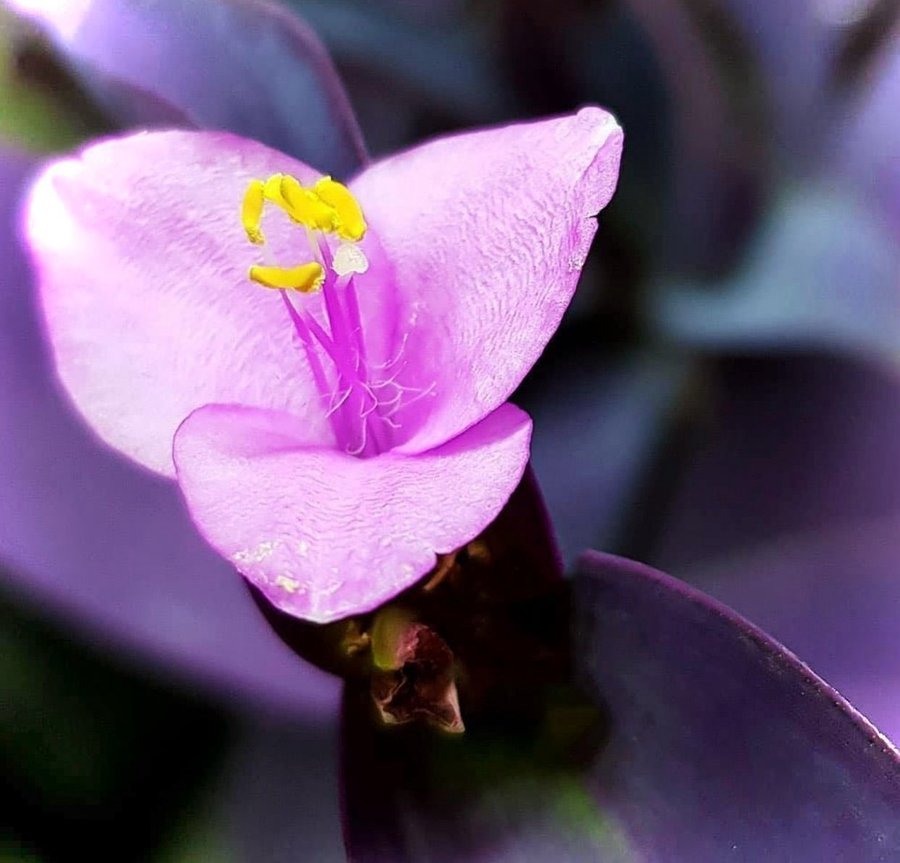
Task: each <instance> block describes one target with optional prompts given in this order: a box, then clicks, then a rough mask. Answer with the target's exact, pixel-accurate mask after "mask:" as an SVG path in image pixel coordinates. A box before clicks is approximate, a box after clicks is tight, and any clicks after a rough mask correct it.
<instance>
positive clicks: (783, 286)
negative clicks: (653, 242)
mask: <svg viewBox="0 0 900 863" xmlns="http://www.w3.org/2000/svg"><path fill="white" fill-rule="evenodd" d="M655 301H656V304H655V306H654V307H651V309H650V314H651V316H652V318H653V319H654V321H655V323H656V324H657V325H658V326H659V327H660V329H661V330H662V331H663V332H664V333H665V334H666V335H667V336H669V337H670V338H671V337H674V338H676V339H678V340H679V341H681V342H683V343H686V344H690V345H692V346H695V347H700V348H704V349H722V348H730V349H736V348H737V349H749V350H778V351H782V352H783V351H794V350H797V349H802V348H810V347H824V348H831V349H833V350H838V351H842V352H850V353H862V354H869V355H876V354H880V355H882V356H885V357H887V358H890V359H892V360H894V361H896V360H898V359H900V354H898V351H897V345H898V344H900V244H898V243H897V235H896V231H895V230H893V229H892V228H891V226H890V225H889V223H888V222H887V220H886V219H885V217H884V215H883V214H881V213H879V212H877V211H875V210H874V209H873V208H872V207H871V206H870V202H869V201H866V200H865V199H864V198H862V197H861V196H860V194H859V193H858V192H857V191H856V190H854V189H852V188H849V186H848V185H847V184H840V183H832V182H828V183H823V184H819V185H813V184H804V185H800V186H795V187H792V188H787V189H785V190H784V191H783V192H782V193H781V195H780V197H779V198H778V200H777V201H776V202H775V205H774V206H773V207H772V209H771V210H770V211H769V212H768V214H767V215H766V217H765V219H764V221H763V223H762V224H761V226H760V228H759V230H758V233H757V234H756V236H755V238H754V240H753V242H752V243H751V244H750V246H749V247H748V249H747V251H746V257H745V259H744V261H743V263H742V265H741V266H740V267H739V268H738V270H737V271H736V272H735V273H734V274H733V275H732V276H731V277H730V278H729V279H727V280H725V281H724V282H721V283H719V284H718V285H716V286H704V285H700V284H696V283H681V282H675V283H669V284H666V285H664V286H663V287H662V289H661V290H660V291H659V293H658V294H657V296H656V297H655Z"/></svg>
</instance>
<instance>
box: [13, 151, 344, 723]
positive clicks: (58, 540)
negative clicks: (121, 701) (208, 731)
mask: <svg viewBox="0 0 900 863" xmlns="http://www.w3.org/2000/svg"><path fill="white" fill-rule="evenodd" d="M34 167H35V166H34V165H33V164H32V163H31V162H29V161H28V160H26V159H25V158H24V157H20V156H16V155H15V154H12V153H9V152H8V151H7V152H0V218H2V224H0V243H2V254H0V262H2V263H0V333H2V337H0V439H2V441H3V446H2V447H0V570H2V575H3V580H4V582H6V583H7V584H8V585H9V588H11V589H12V590H13V591H14V592H15V593H17V594H18V595H20V596H21V597H22V599H23V601H25V602H28V603H29V604H31V605H33V606H38V607H40V608H41V609H43V610H45V611H49V612H51V613H52V614H54V615H56V616H60V617H62V618H64V619H65V620H66V621H69V622H71V623H75V624H76V625H77V626H78V627H79V628H80V629H81V630H82V631H83V632H84V633H85V634H86V635H88V636H89V637H90V638H91V639H94V640H98V641H103V642H105V643H108V644H109V645H110V646H112V647H113V648H119V649H123V650H125V651H127V652H129V653H132V652H138V653H139V654H140V655H142V656H144V657H152V658H153V659H155V660H158V661H163V662H164V663H165V664H166V665H167V666H168V667H169V668H173V669H176V670H177V671H178V673H179V674H181V675H182V676H185V677H188V678H189V679H192V680H193V679H195V678H199V679H201V680H203V681H205V682H206V684H207V685H210V684H211V685H213V686H214V687H216V688H217V689H218V690H219V691H220V692H221V693H224V692H234V691H235V690H237V691H241V692H243V693H245V694H248V693H249V694H252V695H253V696H255V697H256V698H258V699H260V698H261V699H263V700H265V701H266V702H268V703H271V704H275V705H278V706H279V707H281V708H282V709H286V710H290V711H294V712H297V711H299V712H301V713H304V714H309V715H313V714H321V713H323V712H324V713H326V714H327V713H328V712H329V711H330V710H331V709H332V707H333V706H334V705H335V699H336V694H337V685H338V684H337V681H336V680H335V679H333V678H330V677H328V676H327V675H324V674H322V673H321V672H318V671H316V670H314V669H313V668H312V667H310V666H308V665H306V664H305V663H303V662H302V661H301V660H299V659H297V658H296V657H295V656H294V655H293V654H292V653H291V652H290V651H289V650H288V649H287V648H285V647H284V646H283V645H282V644H281V643H280V642H279V640H278V638H277V637H276V636H275V635H274V633H273V632H272V631H271V629H270V628H269V627H268V625H267V624H266V623H265V621H264V619H263V618H262V616H261V615H260V614H259V612H258V611H257V609H256V608H255V606H254V603H253V601H252V600H251V598H250V597H249V596H248V595H247V592H246V589H245V587H244V584H243V580H242V579H241V578H240V576H239V575H238V574H237V573H236V572H235V571H234V570H233V569H231V568H230V567H229V566H228V565H227V564H226V563H225V562H224V561H222V560H221V559H220V558H219V557H218V556H217V555H216V554H215V553H214V552H212V551H211V550H209V549H208V548H207V547H206V545H205V544H204V543H203V541H202V540H201V539H200V537H199V536H197V533H196V530H195V529H194V527H193V525H192V524H191V523H190V520H189V519H188V517H187V514H186V512H185V511H184V506H183V504H182V502H181V500H180V499H179V496H178V493H177V490H176V489H175V488H174V487H173V486H171V485H170V484H168V483H166V482H165V481H163V480H160V479H157V478H154V477H151V476H149V475H148V474H146V473H144V472H142V471H140V470H138V469H137V468H135V467H132V466H131V465H129V464H127V463H126V462H125V461H124V460H122V459H120V458H118V457H117V456H115V455H114V454H112V453H111V452H110V451H109V450H107V449H106V448H105V447H102V446H101V445H100V444H99V443H98V442H97V441H96V440H95V439H94V438H93V436H92V435H91V434H90V433H89V432H88V431H87V430H86V428H85V427H84V426H83V425H82V424H81V423H80V422H78V421H77V420H76V419H75V418H74V416H73V414H72V412H71V410H70V408H69V407H68V405H67V404H66V402H65V400H64V398H63V397H62V395H61V394H60V393H59V391H58V389H57V385H56V383H55V380H54V376H53V373H52V370H51V368H50V364H49V362H48V360H47V358H46V356H45V354H44V347H43V335H42V333H41V330H40V327H39V325H38V322H37V316H36V309H35V307H34V300H35V297H34V294H33V293H32V285H31V277H30V275H29V273H28V270H27V268H26V265H25V262H24V257H23V255H22V253H21V252H20V250H19V248H18V246H17V244H16V242H15V241H14V239H13V237H14V234H15V224H14V222H15V215H14V214H15V209H16V202H17V200H18V192H19V190H20V188H21V186H22V183H23V180H24V178H25V177H26V175H27V174H28V173H29V172H30V171H31V170H32V169H33V168H34Z"/></svg>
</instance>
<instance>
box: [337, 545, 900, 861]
mask: <svg viewBox="0 0 900 863" xmlns="http://www.w3.org/2000/svg"><path fill="white" fill-rule="evenodd" d="M574 597H575V599H574V606H575V612H574V613H575V633H576V641H575V655H576V660H575V661H576V666H577V672H578V677H579V679H580V681H581V683H582V685H583V687H584V689H585V691H586V692H587V693H589V696H590V697H591V699H592V700H593V703H594V705H595V708H596V709H597V710H598V711H600V713H599V716H600V719H601V722H600V723H599V724H598V723H597V722H596V721H594V722H591V720H590V715H589V711H587V712H586V711H585V707H586V706H585V705H581V707H580V708H578V707H576V705H575V704H574V703H572V702H568V703H566V702H563V701H560V700H559V699H553V698H551V699H549V700H548V701H547V703H546V709H547V710H546V714H545V716H544V721H543V723H539V725H538V726H537V727H536V728H535V727H530V728H529V727H527V726H525V725H524V724H522V723H519V724H517V723H515V722H509V721H506V722H501V723H498V724H494V725H490V724H483V725H482V726H479V725H478V724H477V723H473V724H471V725H469V726H468V730H467V732H466V734H465V735H463V736H462V737H461V738H455V739H452V740H447V739H442V738H438V737H436V736H435V735H426V736H423V735H418V736H416V735H413V736H403V735H398V734H394V733H391V732H385V731H377V730H375V729H374V728H373V727H372V725H371V724H370V723H369V722H368V719H367V716H366V714H365V711H364V710H363V704H362V703H361V702H360V701H358V700H356V698H355V697H354V693H353V691H352V690H350V691H348V695H347V697H346V700H345V707H344V722H345V730H344V744H345V751H344V792H345V836H346V840H347V845H348V850H349V853H350V857H351V859H353V860H354V861H357V863H382V861H384V863H387V861H391V863H394V861H397V863H411V861H435V863H448V861H457V860H458V861H479V860H484V861H487V860H490V861H506V860H510V861H512V860H516V861H532V860H534V861H546V860H553V859H555V860H560V861H563V860H564V861H576V860H578V861H580V860H603V861H606V863H619V861H621V863H624V861H633V860H659V861H663V860H664V861H667V863H676V861H685V863H688V861H689V863H713V861H721V860H726V859H734V860H746V861H759V860H807V859H808V860H820V859H821V860H848V861H849V860H853V861H854V863H865V861H876V860H885V859H890V855H891V854H893V853H897V852H898V851H900V824H898V821H897V818H896V811H897V807H898V806H900V760H898V756H897V753H896V752H895V751H894V750H893V749H892V748H891V747H890V745H889V744H888V743H887V742H886V741H884V740H883V739H881V738H880V737H879V736H878V734H877V732H876V731H875V730H874V729H873V728H872V727H871V726H869V725H868V723H866V721H865V720H864V719H862V718H861V717H860V716H859V715H858V714H857V713H856V712H855V711H854V710H853V708H851V707H850V706H849V705H848V704H847V703H846V702H844V701H843V700H842V699H841V698H840V696H838V695H837V693H835V692H834V691H833V690H831V689H830V688H829V687H828V686H827V685H826V684H825V683H823V682H822V681H821V680H819V679H818V678H816V677H815V676H814V675H813V674H812V673H811V672H809V671H808V669H806V668H805V667H804V666H803V665H801V664H800V663H799V662H797V660H796V659H795V658H794V657H793V656H791V655H790V654H788V653H787V652H786V651H784V649H783V648H781V647H780V646H779V645H777V644H776V643H775V642H773V641H771V640H770V639H769V638H768V637H767V636H765V635H764V634H763V633H761V632H759V631H758V630H756V629H755V628H754V627H752V626H751V625H750V624H748V623H746V622H745V621H743V620H742V619H740V618H738V617H737V616H736V615H735V614H733V613H732V612H730V611H728V610H727V609H724V608H723V607H721V606H719V605H717V604H716V603H715V602H713V601H712V600H710V599H708V598H707V597H705V596H703V595H701V594H699V593H697V592H695V591H693V590H691V589H690V588H687V587H685V586H684V585H683V584H681V583H680V582H677V581H676V580H674V579H671V578H669V577H668V576H665V575H662V574H661V573H657V572H654V571H653V570H650V569H649V568H647V567H644V566H642V565H640V564H636V563H632V562H630V561H626V560H622V559H618V558H614V557H610V556H606V555H600V554H597V553H589V554H588V555H586V556H585V557H584V558H583V559H582V561H581V564H580V572H579V575H578V577H577V579H576V582H575V587H574ZM579 727H581V728H583V729H585V733H584V734H581V735H578V734H574V733H573V732H574V731H576V730H577V729H578V728H579ZM566 738H568V740H569V743H573V742H574V744H575V746H574V747H573V746H560V745H559V741H560V740H561V739H562V740H565V739H566ZM554 741H555V745H554ZM573 756H574V757H573Z"/></svg>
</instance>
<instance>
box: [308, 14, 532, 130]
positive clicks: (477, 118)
mask: <svg viewBox="0 0 900 863" xmlns="http://www.w3.org/2000/svg"><path fill="white" fill-rule="evenodd" d="M292 5H293V6H294V7H295V8H296V9H298V10H299V11H300V13H301V14H302V15H303V17H304V18H305V19H306V20H307V21H309V23H310V24H311V25H312V26H313V27H315V29H316V32H317V33H319V34H320V35H321V37H322V41H323V42H324V43H325V44H326V45H327V46H328V49H329V50H330V51H331V53H332V54H333V55H334V57H335V58H336V60H337V61H338V62H339V63H340V64H341V65H342V66H345V67H347V68H348V69H359V70H362V71H363V72H364V73H365V74H366V76H367V77H370V78H372V79H375V80H376V81H379V82H380V83H381V84H382V89H384V90H385V91H387V92H389V93H390V91H394V92H398V91H399V92H400V93H403V94H404V95H405V96H406V97H407V98H408V99H410V100H411V101H414V102H416V103H417V104H418V105H419V106H420V107H426V108H429V109H431V110H435V109H437V110H441V111H444V112H447V113H450V114H453V115H456V116H457V117H458V118H459V119H460V120H461V121H462V123H463V124H465V125H476V124H479V123H488V122H497V121H498V120H500V119H508V118H510V117H511V116H512V115H513V114H515V106H514V104H511V98H512V97H511V96H510V94H509V88H508V86H507V85H506V82H505V81H504V80H503V78H502V76H501V73H500V71H499V69H498V68H497V65H496V57H495V53H494V52H495V48H494V46H493V45H492V44H491V42H490V41H489V36H488V33H487V31H485V30H484V28H480V27H479V26H478V23H477V19H473V16H471V15H463V14H460V15H458V16H457V17H456V20H454V21H453V22H452V25H448V22H447V21H441V20H436V21H433V22H431V23H429V22H428V21H427V20H425V19H426V16H425V15H424V14H423V15H422V16H420V20H419V21H415V20H412V18H411V17H409V16H406V17H404V16H403V15H399V14H397V12H396V11H391V10H390V9H386V8H385V6H387V5H390V4H386V3H376V2H372V3H367V2H336V0H293V2H292ZM398 5H399V4H398ZM419 5H421V4H419ZM434 5H435V6H436V7H437V6H439V5H445V6H446V5H448V4H446V3H445V4H438V3H435V4H434ZM443 14H444V15H452V8H451V9H448V10H446V11H445V12H444V13H443Z"/></svg>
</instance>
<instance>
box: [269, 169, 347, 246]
mask: <svg viewBox="0 0 900 863" xmlns="http://www.w3.org/2000/svg"><path fill="white" fill-rule="evenodd" d="M281 197H282V200H283V201H284V204H285V207H284V209H285V212H286V213H287V214H288V215H289V216H290V217H291V218H292V219H293V220H294V221H295V222H299V223H300V224H301V225H305V226H306V227H307V228H311V229H312V230H314V231H325V232H326V233H330V232H331V231H333V230H334V228H335V223H336V221H337V213H336V212H335V210H334V208H333V207H331V206H329V205H328V204H327V203H325V202H324V201H323V200H322V199H321V198H320V197H319V196H318V195H317V194H316V193H315V192H313V191H311V190H310V189H305V188H304V187H303V186H301V185H300V183H299V182H298V181H297V180H295V179H294V178H293V177H290V176H285V177H283V178H282V181H281Z"/></svg>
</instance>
